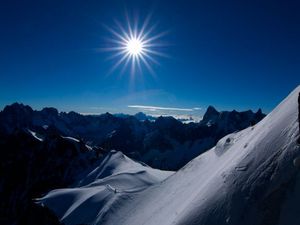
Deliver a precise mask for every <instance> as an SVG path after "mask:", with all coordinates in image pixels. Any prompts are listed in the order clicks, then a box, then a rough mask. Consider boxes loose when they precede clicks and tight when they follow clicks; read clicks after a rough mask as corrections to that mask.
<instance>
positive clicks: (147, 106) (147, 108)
mask: <svg viewBox="0 0 300 225" xmlns="http://www.w3.org/2000/svg"><path fill="white" fill-rule="evenodd" d="M128 107H129V108H136V109H141V110H147V111H157V110H168V111H185V112H192V111H195V110H200V109H201V108H173V107H160V106H149V105H128Z"/></svg>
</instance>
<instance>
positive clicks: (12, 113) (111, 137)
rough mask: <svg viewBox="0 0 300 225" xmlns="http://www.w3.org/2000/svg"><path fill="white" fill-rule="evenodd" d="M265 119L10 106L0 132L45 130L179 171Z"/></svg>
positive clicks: (210, 111) (1, 119)
mask: <svg viewBox="0 0 300 225" xmlns="http://www.w3.org/2000/svg"><path fill="white" fill-rule="evenodd" d="M264 116H265V115H264V114H263V113H262V112H261V110H258V111H257V112H256V113H254V112H252V111H251V110H249V111H245V112H237V111H235V110H233V111H231V112H229V111H224V112H218V111H217V110H216V109H215V108H214V107H213V106H209V107H208V108H207V111H206V113H205V114H204V116H203V120H202V121H201V122H199V123H189V124H183V123H182V122H180V121H178V120H177V119H175V118H173V117H158V118H157V119H155V121H154V122H150V121H149V119H148V118H147V116H146V115H145V114H142V113H140V114H137V115H135V116H129V115H127V116H125V117H119V116H114V115H112V114H109V113H105V114H102V115H99V116H84V115H81V114H78V113H76V112H69V113H64V112H58V111H57V109H55V108H51V107H48V108H44V109H43V110H41V111H35V110H32V109H31V108H30V107H29V106H25V105H23V104H17V103H15V104H12V105H10V106H6V107H5V108H4V110H3V111H2V112H0V132H3V133H6V134H11V133H13V132H14V130H15V129H22V128H29V129H32V130H33V131H35V132H39V130H40V128H41V127H46V126H48V127H49V129H50V128H51V129H52V130H53V131H54V132H56V133H60V134H61V135H65V136H72V137H75V138H79V139H83V140H84V141H86V142H88V143H90V144H91V145H97V146H101V147H103V148H105V149H106V150H111V149H116V150H119V151H122V152H124V153H125V154H127V155H129V156H130V157H132V158H134V159H137V160H140V161H143V162H145V163H147V164H148V165H150V166H152V167H154V168H159V169H167V170H178V169H179V168H181V167H182V166H184V165H185V164H186V163H187V162H189V161H190V160H191V159H193V158H195V157H196V156H198V155H199V154H201V153H203V152H205V151H206V150H207V149H209V148H211V147H212V146H214V145H215V144H216V143H217V141H218V140H219V139H220V138H222V137H224V136H225V135H227V134H229V133H232V132H235V131H239V130H242V129H244V128H246V127H249V126H251V125H254V124H256V123H257V122H259V121H260V120H261V119H262V118H263V117H264Z"/></svg>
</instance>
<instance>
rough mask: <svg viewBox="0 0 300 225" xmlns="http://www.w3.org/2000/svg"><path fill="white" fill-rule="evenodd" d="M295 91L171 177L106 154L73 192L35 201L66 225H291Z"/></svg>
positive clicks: (297, 186) (298, 176) (298, 160)
mask: <svg viewBox="0 0 300 225" xmlns="http://www.w3.org/2000/svg"><path fill="white" fill-rule="evenodd" d="M299 92H300V86H299V87H298V88H296V89H295V90H294V91H293V92H292V93H291V94H290V95H289V96H288V97H287V98H286V99H284V100H283V101H282V102H281V103H280V104H279V105H278V106H277V107H276V108H275V109H274V110H273V111H272V112H271V113H270V114H268V115H267V116H266V117H265V118H264V119H263V120H262V121H260V122H259V123H258V124H256V125H254V126H251V127H248V128H246V129H244V130H242V131H239V132H234V133H231V134H228V135H226V136H225V137H223V138H222V139H220V140H219V141H218V142H217V144H216V145H215V146H214V147H212V148H211V149H210V150H208V151H206V152H205V153H203V154H201V155H199V156H198V157H196V158H195V159H193V160H191V161H190V162H189V163H188V164H186V165H185V166H184V167H182V168H181V169H179V170H178V171H177V172H175V173H172V172H164V171H160V172H159V171H155V172H154V171H153V169H151V168H149V167H147V166H146V165H144V164H143V163H138V162H134V161H132V160H130V159H129V158H128V157H126V156H124V155H123V154H122V153H120V152H116V151H111V152H109V153H107V154H106V156H105V157H104V159H103V161H102V162H101V164H100V165H99V166H96V167H95V168H94V169H90V170H89V172H87V175H85V176H84V177H83V179H82V178H79V179H78V182H77V183H74V184H73V186H70V187H69V188H63V189H57V190H53V191H51V192H49V193H48V194H46V195H45V196H44V197H42V198H39V199H36V201H37V203H38V204H39V205H42V206H47V207H48V208H50V209H51V210H52V211H53V212H54V213H55V215H57V216H58V218H59V219H60V221H61V222H63V223H64V224H66V225H75V224H94V225H106V224H107V225H112V224H122V225H141V224H144V225H157V224H164V225H171V224H172V225H228V224H230V225H240V224H245V225H298V224H299V222H300V210H299V202H300V172H299V171H300V146H299V143H298V142H297V140H298V139H299V122H300V121H299V116H298V114H299V112H298V108H299V105H298V103H297V99H298V98H299V99H298V101H300V95H299ZM298 96H299V97H298ZM212 112H214V110H212ZM213 114H215V113H213ZM216 115H217V114H216ZM104 174H105V175H104Z"/></svg>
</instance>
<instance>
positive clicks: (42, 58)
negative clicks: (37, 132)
mask: <svg viewBox="0 0 300 225" xmlns="http://www.w3.org/2000/svg"><path fill="white" fill-rule="evenodd" d="M298 2H299V1H289V0H288V1H276V0H275V1H222V0H220V1H214V0H213V1H196V0H195V1H190V0H185V1H171V0H170V1H167V0H166V1H124V0H123V1H116V0H107V1H7V2H6V3H4V2H2V4H1V8H0V29H1V35H0V88H1V96H0V108H3V107H4V106H5V105H7V104H11V103H13V102H22V103H24V104H29V105H31V106H32V107H33V108H36V109H40V108H42V107H45V106H53V107H56V108H58V109H59V110H63V111H70V110H74V111H78V112H82V113H101V112H106V111H109V112H112V113H115V112H125V113H135V112H137V111H145V112H149V113H151V112H152V113H153V112H155V111H156V112H157V113H168V114H187V115H201V114H202V113H203V112H204V111H205V108H206V107H207V106H208V105H214V106H215V107H216V108H217V109H219V110H232V109H237V110H246V109H253V110H257V109H258V108H262V109H263V111H265V112H269V111H270V110H271V109H272V108H273V107H274V106H276V104H278V103H279V102H280V101H281V100H282V98H284V97H285V96H286V95H287V94H288V93H289V92H290V91H291V90H292V89H293V88H295V87H296V86H297V85H298V84H299V81H300V76H299V72H300V54H299V52H300V39H299V37H300V14H299V13H298V12H299V10H300V5H299V3H298ZM125 11H127V12H128V14H129V15H130V16H132V15H137V14H138V15H139V18H140V20H141V21H143V19H145V17H146V15H148V14H149V13H152V17H151V23H158V25H157V27H156V29H155V31H154V34H155V33H160V32H163V31H168V33H167V34H166V35H165V36H163V37H162V38H161V39H160V40H158V41H161V42H163V43H167V45H165V46H163V47H162V48H161V49H160V50H161V52H163V53H165V54H167V55H168V56H169V57H155V59H156V60H157V61H158V62H159V65H156V64H152V65H151V66H152V68H153V70H154V71H155V77H154V76H153V75H152V74H151V73H150V72H149V71H148V70H147V69H146V68H145V67H143V68H142V73H140V72H138V73H136V74H135V76H134V78H132V76H130V71H129V70H127V69H126V70H125V71H124V73H123V74H120V72H121V69H116V70H115V71H114V72H113V73H110V74H109V75H108V72H109V71H110V69H111V68H112V66H113V65H114V64H115V63H116V60H108V58H109V57H110V56H111V52H104V51H99V50H97V49H99V48H103V47H110V44H111V42H109V41H108V39H110V38H111V33H110V32H109V31H108V30H107V29H106V28H105V26H103V25H106V26H108V27H114V26H115V23H114V20H118V21H120V22H121V23H124V21H125V20H124V15H125ZM128 106H142V107H141V108H138V107H128ZM145 106H146V107H145ZM149 106H150V108H149ZM147 107H148V108H147ZM151 107H152V108H151ZM153 107H160V109H159V108H156V109H155V108H153ZM164 108H167V109H164ZM170 108H173V109H171V110H170ZM200 108H201V109H202V110H200ZM177 109H187V110H186V111H185V110H177Z"/></svg>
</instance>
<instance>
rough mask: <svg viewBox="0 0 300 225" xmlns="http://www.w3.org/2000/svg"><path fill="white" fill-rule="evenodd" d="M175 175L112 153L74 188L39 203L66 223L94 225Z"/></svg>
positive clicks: (51, 193) (56, 193)
mask: <svg viewBox="0 0 300 225" xmlns="http://www.w3.org/2000/svg"><path fill="white" fill-rule="evenodd" d="M172 174H173V172H168V171H161V170H157V169H152V168H151V167H148V166H147V165H143V164H141V163H139V162H135V161H133V160H131V159H129V158H128V157H126V156H125V155H124V154H122V153H121V152H117V151H114V150H112V151H110V152H109V153H108V154H107V155H106V157H105V158H104V159H103V160H102V162H101V163H100V164H99V166H97V167H96V168H94V169H93V170H90V171H88V172H87V174H86V176H84V178H83V179H82V180H80V181H79V182H78V183H77V184H76V185H73V187H72V188H66V189H59V190H54V191H52V192H50V193H49V194H48V195H47V196H45V197H44V198H43V199H42V200H38V201H40V202H41V203H42V204H43V205H45V204H46V205H47V206H48V207H50V208H51V209H52V210H53V211H54V212H55V214H56V215H57V216H58V217H59V218H61V221H62V222H63V223H66V224H93V223H94V222H95V221H97V220H98V218H100V215H101V218H103V217H105V216H106V215H110V213H111V212H112V210H113V209H114V208H118V207H120V206H121V205H122V202H124V201H126V198H127V197H126V195H127V194H128V195H130V194H132V195H134V194H135V193H139V192H141V191H142V190H145V189H146V188H148V187H150V186H151V185H154V184H157V183H160V182H162V181H163V180H165V179H166V178H167V177H169V176H170V175H172ZM128 200H129V199H128ZM57 203H59V204H57ZM101 220H102V219H101ZM97 223H101V222H100V221H97Z"/></svg>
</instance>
